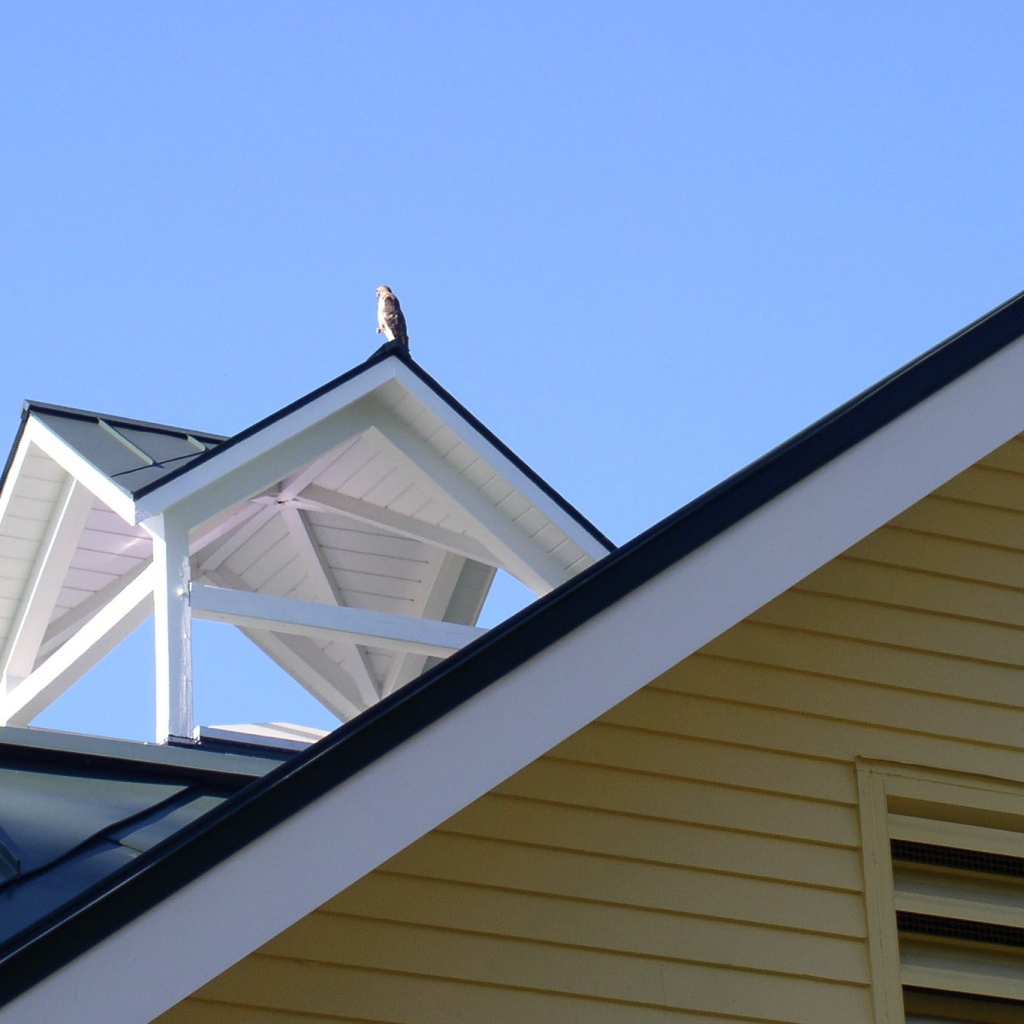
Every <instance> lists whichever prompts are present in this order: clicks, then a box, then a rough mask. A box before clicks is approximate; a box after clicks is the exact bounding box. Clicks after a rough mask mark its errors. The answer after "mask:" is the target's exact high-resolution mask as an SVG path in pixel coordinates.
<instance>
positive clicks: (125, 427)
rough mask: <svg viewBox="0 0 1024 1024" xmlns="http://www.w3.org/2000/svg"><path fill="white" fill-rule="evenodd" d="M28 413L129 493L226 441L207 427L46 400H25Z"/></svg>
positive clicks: (174, 470)
mask: <svg viewBox="0 0 1024 1024" xmlns="http://www.w3.org/2000/svg"><path fill="white" fill-rule="evenodd" d="M25 413H26V415H31V416H34V417H35V418H36V419H38V420H40V421H42V422H43V423H45V424H46V426H48V427H49V428H50V429H51V430H52V431H53V432H54V433H55V434H56V435H57V436H58V437H60V438H61V439H62V440H64V441H65V442H67V444H68V445H70V447H72V448H74V449H75V451H77V452H78V453H79V454H80V455H81V456H82V457H83V458H84V459H86V460H87V461H88V462H90V463H91V464H92V465H94V466H95V467H96V468H97V469H98V470H100V471H101V472H103V473H105V474H106V475H107V476H109V477H110V478H111V479H112V480H114V481H115V482H116V483H117V484H119V485H120V486H121V487H123V488H124V489H125V490H126V491H127V492H128V493H129V494H134V493H136V492H137V491H139V490H140V489H142V488H143V487H147V486H154V485H155V484H157V483H159V482H160V481H161V480H163V478H164V477H166V476H168V475H170V474H171V473H173V472H176V471H177V470H179V469H181V468H182V467H184V466H187V465H189V464H190V463H191V462H193V461H194V460H195V459H196V458H198V457H199V456H201V455H204V454H205V453H206V452H208V451H210V450H211V449H213V448H216V447H217V446H218V445H220V444H222V443H223V442H224V440H225V438H224V437H221V436H220V435H217V434H209V433H206V432H205V431H196V430H185V429H183V428H181V427H170V426H166V425H164V424H161V423H146V422H144V421H142V420H130V419H125V418H124V417H121V416H107V415H105V414H103V413H96V412H88V411H87V410H85V409H67V408H64V407H62V406H57V405H48V404H46V403H44V402H26V403H25Z"/></svg>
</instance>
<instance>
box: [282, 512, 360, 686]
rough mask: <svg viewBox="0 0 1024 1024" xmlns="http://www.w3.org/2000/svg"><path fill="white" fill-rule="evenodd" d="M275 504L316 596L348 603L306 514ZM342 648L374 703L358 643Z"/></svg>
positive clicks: (335, 601)
mask: <svg viewBox="0 0 1024 1024" xmlns="http://www.w3.org/2000/svg"><path fill="white" fill-rule="evenodd" d="M278 507H279V509H280V516H281V519H282V520H283V522H284V524H285V526H286V527H287V529H288V534H289V536H290V537H291V540H292V543H293V544H294V545H295V549H296V551H298V553H299V558H300V559H301V560H302V564H303V566H304V567H305V569H306V573H307V574H308V576H309V579H310V582H311V583H312V584H313V586H314V587H315V588H316V591H317V594H318V595H319V599H320V600H321V601H323V602H324V603H325V604H331V605H346V604H348V602H347V601H346V600H345V595H344V593H343V592H342V589H341V587H339V586H338V583H337V581H336V580H335V578H334V573H333V572H332V571H331V567H330V566H329V565H328V564H327V560H326V559H325V558H324V554H323V551H322V550H321V548H320V545H319V544H318V543H317V542H316V538H315V537H314V536H313V531H312V530H311V529H310V527H309V523H308V522H307V521H306V517H305V516H304V515H303V513H302V512H301V511H300V510H299V509H297V508H294V507H293V506H290V505H280V506H278ZM345 648H346V651H345V653H346V659H345V660H346V664H351V666H352V676H353V678H354V679H355V682H356V686H357V687H358V688H359V693H360V695H361V696H362V698H363V700H364V701H365V702H366V703H367V705H370V704H375V703H376V702H377V701H378V700H380V690H379V689H378V687H377V683H376V680H375V679H374V678H373V673H372V672H371V671H370V666H369V664H368V663H367V660H366V656H365V654H364V653H363V652H362V651H361V650H360V649H359V645H358V644H354V643H346V644H345Z"/></svg>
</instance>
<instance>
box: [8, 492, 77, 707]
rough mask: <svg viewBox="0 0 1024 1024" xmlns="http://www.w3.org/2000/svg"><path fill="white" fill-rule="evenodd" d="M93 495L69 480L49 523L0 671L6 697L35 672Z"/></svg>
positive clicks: (10, 634)
mask: <svg viewBox="0 0 1024 1024" xmlns="http://www.w3.org/2000/svg"><path fill="white" fill-rule="evenodd" d="M92 503H93V496H92V494H91V493H90V492H89V491H88V490H87V489H86V488H85V487H84V486H83V485H82V484H80V483H79V482H78V481H77V480H75V479H74V477H68V478H67V480H66V481H65V483H64V487H63V489H62V491H61V494H60V497H59V498H58V501H57V505H56V508H55V509H54V512H53V515H52V517H51V518H50V523H49V525H48V527H47V530H46V534H45V536H44V537H43V542H42V545H41V546H40V548H39V553H38V555H37V557H36V562H35V566H34V567H33V570H32V575H31V577H30V578H29V581H28V584H27V586H26V587H25V591H24V594H23V595H22V598H21V603H20V605H19V607H18V613H17V616H16V618H15V620H14V624H13V626H12V628H11V631H10V633H9V634H8V639H7V645H6V648H5V650H4V653H3V663H2V666H0V677H2V680H3V683H2V687H0V689H2V690H3V691H4V692H7V691H10V690H11V689H12V688H13V687H14V686H15V685H16V684H17V683H18V682H20V681H21V680H22V679H24V678H25V677H26V676H27V675H28V674H29V673H30V672H31V671H32V669H33V667H34V666H35V662H36V656H37V654H38V653H39V648H40V645H41V644H42V641H43V637H44V635H45V633H46V627H47V623H49V621H50V618H51V616H52V615H53V610H54V608H55V607H56V604H57V598H58V597H59V596H60V591H61V587H62V586H63V584H64V579H65V577H66V576H67V572H68V567H69V566H70V565H71V559H72V557H73V556H74V553H75V548H76V547H77V546H78V541H79V539H80V538H81V536H82V530H83V529H84V528H85V521H86V519H87V518H88V516H89V511H90V510H91V509H92Z"/></svg>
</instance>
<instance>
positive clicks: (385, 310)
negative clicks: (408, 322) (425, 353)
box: [377, 284, 409, 348]
mask: <svg viewBox="0 0 1024 1024" xmlns="http://www.w3.org/2000/svg"><path fill="white" fill-rule="evenodd" d="M377 333H378V334H383V335H384V336H385V337H386V338H387V339H388V341H398V342H401V343H402V344H403V345H404V346H405V347H406V348H408V347H409V334H408V332H407V331H406V328H405V314H404V313H403V312H402V307H401V306H400V305H399V304H398V296H397V295H395V293H394V292H393V291H392V290H391V289H390V288H389V287H388V286H387V285H386V284H382V285H381V286H380V287H379V288H378V289H377Z"/></svg>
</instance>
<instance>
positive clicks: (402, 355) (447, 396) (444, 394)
mask: <svg viewBox="0 0 1024 1024" xmlns="http://www.w3.org/2000/svg"><path fill="white" fill-rule="evenodd" d="M392 356H394V357H395V358H397V359H398V360H400V361H401V362H402V363H404V364H405V365H406V366H407V367H408V368H409V369H410V370H411V371H412V372H413V373H414V374H415V375H416V376H417V377H418V378H419V379H420V380H421V381H422V382H423V383H424V384H425V385H426V386H427V387H428V388H430V390H431V391H433V392H434V394H436V395H437V397H438V398H440V399H441V400H442V401H443V402H445V403H446V404H447V405H448V406H449V407H450V408H451V409H452V410H453V411H455V412H456V413H458V415H459V416H461V417H462V418H463V419H464V420H466V421H467V422H468V423H469V424H470V425H471V426H472V427H473V429H474V430H476V431H477V432H478V433H479V434H480V435H481V436H482V437H484V438H485V440H486V441H487V442H488V443H489V444H491V445H493V446H494V447H495V448H496V449H497V450H498V451H499V452H500V453H501V454H502V455H503V456H504V457H505V458H506V459H508V460H509V461H510V462H511V463H512V464H513V465H514V466H515V467H516V469H518V470H519V471H520V472H521V473H523V474H524V475H525V476H526V477H527V478H528V479H529V480H530V481H531V482H532V483H533V484H534V485H536V486H537V487H538V488H540V490H542V491H543V492H544V493H545V494H546V495H547V496H548V497H549V498H550V499H551V500H552V501H554V502H555V504H557V505H558V507H559V508H561V509H562V511H563V512H565V513H566V514H567V515H568V516H569V517H570V518H572V519H573V520H575V521H576V522H577V523H578V524H579V525H580V526H582V527H583V529H585V530H586V531H587V532H588V533H589V534H590V535H591V536H592V537H594V538H595V540H597V541H598V542H599V543H600V544H601V545H602V546H603V547H604V548H605V549H606V550H608V551H613V550H614V549H615V544H614V543H613V542H612V541H611V540H609V539H608V538H607V537H606V536H605V535H604V534H603V533H602V532H601V531H600V530H598V529H597V527H596V526H594V524H593V523H591V522H590V520H588V519H587V518H586V517H585V516H584V515H583V514H582V513H581V512H580V511H579V510H578V509H577V508H575V507H574V506H573V505H571V504H570V503H569V502H568V501H566V500H565V498H563V497H562V495H560V494H559V493H558V492H557V491H556V490H555V489H554V488H553V487H552V486H551V485H550V484H548V483H547V482H546V481H545V480H543V479H541V477H539V476H538V475H537V474H536V473H535V472H534V471H533V470H532V469H531V468H530V467H529V466H528V465H527V464H526V463H525V462H524V461H523V460H522V459H521V458H520V457H519V456H518V455H516V453H515V452H514V451H512V449H511V448H509V447H508V445H506V444H505V443H504V442H503V441H502V440H500V438H498V437H496V436H495V435H494V434H493V433H492V432H491V431H490V430H489V429H488V428H487V427H485V426H484V424H483V423H481V422H480V420H478V419H477V418H476V417H475V416H474V415H473V414H472V413H471V412H470V411H469V410H468V409H467V408H466V407H465V406H464V405H463V404H462V403H461V402H459V401H458V400H457V399H456V398H455V397H454V396H453V395H452V394H451V393H450V392H448V391H447V390H445V388H443V387H442V386H441V385H440V384H438V382H437V381H436V380H434V378H433V377H431V376H430V374H429V373H427V371H426V370H424V369H423V367H422V366H420V365H419V363H417V362H416V360H415V359H413V357H412V356H411V355H410V354H409V350H408V348H407V347H406V346H405V345H403V344H402V343H401V342H397V341H392V342H388V343H387V344H384V345H381V347H380V348H379V349H377V351H376V352H374V353H373V355H371V356H370V357H369V359H367V360H365V361H364V362H362V363H360V364H359V365H358V366H354V367H352V369H351V370H348V371H346V372H345V373H343V374H341V376H340V377H335V378H334V380H330V381H328V382H327V383H326V384H323V385H321V386H320V387H318V388H316V389H315V390H314V391H311V392H309V394H307V395H303V396H302V397H301V398H297V399H296V400H295V401H294V402H290V403H289V404H288V405H286V406H284V408H282V409H278V410H277V411H276V412H273V413H271V414H270V415H269V416H265V417H264V418H263V419H261V420H259V421H258V422H256V423H254V424H252V426H249V427H246V428H245V429H244V430H241V431H239V432H238V433H237V434H233V435H232V436H231V437H229V438H226V439H225V440H224V441H222V442H221V443H220V444H219V445H217V447H216V448H212V449H210V450H209V451H206V452H202V453H201V454H199V455H197V456H196V457H195V458H194V459H192V460H191V461H190V462H189V463H188V464H187V465H185V466H181V467H179V468H178V469H174V470H172V471H171V472H170V473H167V474H166V475H165V476H162V477H161V478H160V479H159V480H156V481H154V482H153V483H149V484H145V485H144V486H142V487H140V488H139V489H138V490H137V491H134V492H132V493H133V496H134V497H135V498H141V497H144V496H145V495H147V494H149V493H150V492H151V491H155V490H157V488H159V487H163V486H164V484H166V483H169V482H170V481H171V480H175V479H177V478H178V477H180V476H184V475H185V474H186V473H189V472H191V471H192V470H193V469H194V468H195V467H196V466H199V465H201V464H203V463H205V462H207V461H209V460H210V459H212V458H215V457H216V456H217V455H219V454H220V453H221V452H224V451H227V450H228V449H229V448H231V447H233V446H234V445H236V444H238V443H239V442H241V441H244V440H246V439H247V438H249V437H252V436H253V435H254V434H258V433H259V432H260V431H261V430H264V429H265V428H266V427H269V426H270V425H271V424H273V423H276V422H277V421H278V420H282V419H284V418H285V417H287V416H290V415H291V414H292V413H293V412H295V411H296V410H298V409H301V408H302V407H303V406H306V405H308V404H309V403H310V402H314V401H316V399H318V398H320V397H321V396H323V395H326V394H328V393H329V392H331V391H333V390H334V389H335V388H338V387H340V386H341V385H343V384H346V383H348V382H349V381H350V380H352V379H354V378H355V377H358V376H359V375H360V374H362V373H365V372H366V371H367V370H369V369H371V368H372V367H374V366H376V365H377V364H378V363H382V362H384V361H385V360H386V359H389V358H390V357H392Z"/></svg>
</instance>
